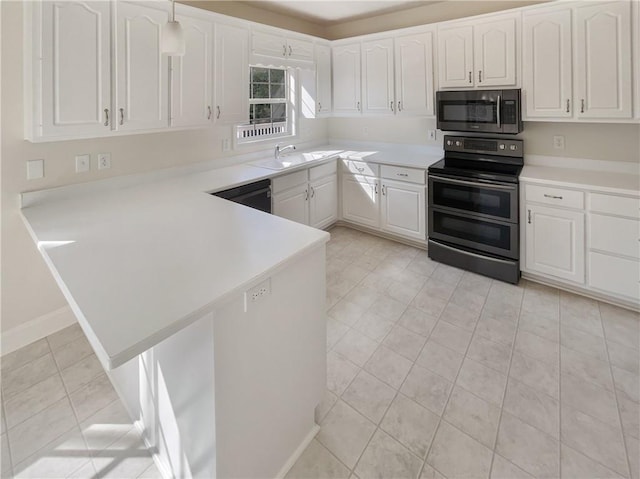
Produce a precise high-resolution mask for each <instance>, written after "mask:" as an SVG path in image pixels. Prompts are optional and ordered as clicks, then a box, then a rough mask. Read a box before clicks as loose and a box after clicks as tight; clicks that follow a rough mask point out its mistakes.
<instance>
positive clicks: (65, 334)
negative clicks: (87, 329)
mask: <svg viewBox="0 0 640 479" xmlns="http://www.w3.org/2000/svg"><path fill="white" fill-rule="evenodd" d="M83 337H84V332H83V331H82V328H81V327H80V325H79V324H78V323H75V324H72V325H71V326H68V327H66V328H64V329H61V330H60V331H58V332H56V333H53V334H50V335H49V336H47V341H48V342H49V347H50V348H51V349H52V350H53V351H55V350H57V349H60V348H61V347H62V346H65V345H67V344H69V343H70V342H72V341H75V340H76V339H79V338H83Z"/></svg>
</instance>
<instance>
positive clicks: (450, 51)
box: [438, 26, 473, 88]
mask: <svg viewBox="0 0 640 479" xmlns="http://www.w3.org/2000/svg"><path fill="white" fill-rule="evenodd" d="M438 78H439V80H440V82H439V86H440V88H471V87H472V86H473V27H471V26H464V27H455V28H446V29H441V30H439V31H438Z"/></svg>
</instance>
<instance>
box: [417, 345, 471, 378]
mask: <svg viewBox="0 0 640 479" xmlns="http://www.w3.org/2000/svg"><path fill="white" fill-rule="evenodd" d="M463 359H464V356H463V355H462V354H460V353H457V352H455V351H453V350H452V349H449V348H445V347H444V346H441V345H440V344H438V343H436V342H435V341H433V340H431V339H430V340H429V341H427V344H426V345H425V347H424V349H423V350H422V352H421V353H420V356H418V359H417V360H416V364H418V365H420V366H422V367H424V368H427V369H429V370H431V371H433V372H434V373H436V374H439V375H440V376H442V377H443V378H445V379H448V380H449V381H454V380H455V379H456V376H457V375H458V371H459V370H460V365H461V364H462V360H463Z"/></svg>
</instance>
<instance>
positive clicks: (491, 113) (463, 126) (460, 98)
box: [436, 89, 522, 135]
mask: <svg viewBox="0 0 640 479" xmlns="http://www.w3.org/2000/svg"><path fill="white" fill-rule="evenodd" d="M520 106H521V105H520V90H519V89H511V90H465V91H439V92H436V117H437V122H438V129H439V130H443V131H465V132H483V133H508V134H512V135H515V134H517V133H520V132H521V131H522V110H521V108H520Z"/></svg>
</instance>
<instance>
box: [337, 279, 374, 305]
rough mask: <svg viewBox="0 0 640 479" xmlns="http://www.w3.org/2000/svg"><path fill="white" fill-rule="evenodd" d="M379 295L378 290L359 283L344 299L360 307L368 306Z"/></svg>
mask: <svg viewBox="0 0 640 479" xmlns="http://www.w3.org/2000/svg"><path fill="white" fill-rule="evenodd" d="M379 295H380V292H379V291H377V290H376V289H374V288H370V287H369V286H365V285H362V284H360V285H358V286H356V287H354V288H353V289H352V290H351V291H349V292H348V293H347V294H346V295H345V297H344V299H345V300H347V301H349V302H351V303H356V304H358V305H360V306H362V307H365V308H369V306H371V305H372V304H373V303H375V301H376V299H378V296H379Z"/></svg>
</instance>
